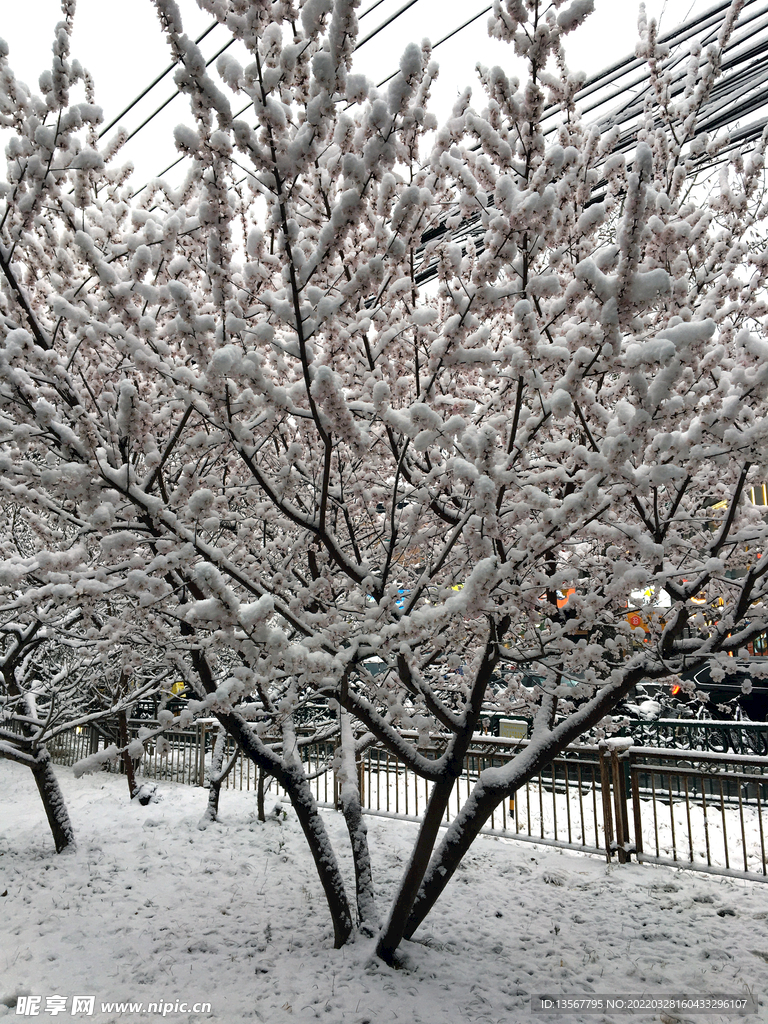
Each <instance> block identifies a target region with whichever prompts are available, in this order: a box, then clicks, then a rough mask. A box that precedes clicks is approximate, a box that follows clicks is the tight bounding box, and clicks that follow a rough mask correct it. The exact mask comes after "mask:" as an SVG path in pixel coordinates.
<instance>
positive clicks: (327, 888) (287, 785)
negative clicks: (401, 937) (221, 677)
mask: <svg viewBox="0 0 768 1024" xmlns="http://www.w3.org/2000/svg"><path fill="white" fill-rule="evenodd" d="M216 717H217V718H218V719H219V721H220V722H221V724H222V725H224V726H225V727H226V729H227V731H228V732H229V734H230V736H232V737H233V738H234V739H235V740H236V741H237V743H238V744H239V746H240V749H241V750H242V751H243V754H245V756H246V757H249V758H250V759H251V761H253V763H254V764H255V765H257V766H258V767H260V768H261V769H262V770H266V772H267V774H268V775H272V776H273V777H274V778H275V779H276V780H277V782H278V784H279V785H280V786H282V787H283V789H284V790H285V791H286V793H287V794H288V797H289V799H290V801H291V805H292V807H293V809H294V811H295V812H296V816H297V818H298V819H299V824H300V825H301V828H302V831H303V832H304V837H305V839H306V840H307V844H308V845H309V849H310V853H311V854H312V859H313V860H314V862H315V870H316V871H317V873H318V876H319V878H320V884H321V885H322V887H323V892H324V893H325V899H326V902H327V904H328V910H329V912H330V915H331V921H332V923H333V937H334V946H335V948H336V949H340V948H341V947H342V946H344V945H345V944H346V943H347V942H349V940H350V938H351V937H352V935H353V933H354V927H353V923H352V912H351V910H350V906H349V901H348V899H347V894H346V891H345V888H344V879H343V878H342V876H341V871H340V870H339V865H338V862H337V860H336V855H335V853H334V851H333V847H332V845H331V841H330V839H329V838H328V833H327V832H326V830H325V825H324V824H323V819H322V817H321V816H320V811H319V809H318V806H317V803H316V802H315V798H314V796H313V795H312V790H311V789H310V787H309V783H308V782H307V778H306V776H305V774H304V769H303V767H302V765H301V762H300V761H298V759H293V760H290V759H288V758H284V760H283V761H281V760H280V759H279V758H277V757H276V756H274V755H272V754H271V752H268V751H267V749H266V748H265V747H264V745H263V744H262V743H261V741H260V740H259V738H258V737H257V736H255V735H254V733H253V731H252V730H251V729H250V728H249V726H248V725H247V723H246V722H244V721H243V720H242V719H241V718H240V717H239V716H238V715H236V714H234V713H232V712H229V713H219V714H217V715H216ZM285 760H288V761H289V763H288V764H286V763H285Z"/></svg>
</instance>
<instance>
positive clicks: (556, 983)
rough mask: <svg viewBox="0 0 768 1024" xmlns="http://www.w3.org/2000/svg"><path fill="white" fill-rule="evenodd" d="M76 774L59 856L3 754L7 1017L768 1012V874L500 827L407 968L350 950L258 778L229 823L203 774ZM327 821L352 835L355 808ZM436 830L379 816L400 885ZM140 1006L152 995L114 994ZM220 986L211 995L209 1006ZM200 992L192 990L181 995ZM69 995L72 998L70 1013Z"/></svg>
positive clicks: (33, 797)
mask: <svg viewBox="0 0 768 1024" xmlns="http://www.w3.org/2000/svg"><path fill="white" fill-rule="evenodd" d="M58 773H59V777H60V779H61V781H62V786H63V788H64V792H65V794H66V797H67V801H68V804H69V809H70V813H71V815H72V818H73V821H74V824H75V828H76V830H77V835H78V840H79V848H78V852H77V853H76V854H75V855H73V856H59V857H57V856H56V855H55V854H54V852H53V843H52V840H51V838H50V834H49V833H48V831H47V825H46V824H45V821H44V817H43V811H42V807H41V805H40V803H39V800H38V797H37V793H36V790H35V788H34V783H33V781H32V777H31V775H30V773H29V772H28V771H27V770H26V769H24V768H22V767H20V766H18V765H14V764H10V763H8V762H5V761H0V908H1V909H0V921H2V933H3V938H2V942H1V943H0V1019H2V1018H3V1017H4V1016H5V1017H7V1018H8V1019H9V1020H10V1019H17V1020H21V1019H23V1018H24V1017H25V1016H26V1017H32V1016H37V1017H38V1019H42V1020H45V1019H58V1020H60V1021H64V1020H75V1019H80V1020H83V1021H87V1020H91V1021H94V1022H103V1024H107V1022H118V1021H119V1022H121V1024H126V1022H129V1021H134V1020H136V1021H143V1020H151V1019H153V1018H154V1019H162V1018H163V1016H165V1017H167V1019H170V1020H176V1021H185V1022H186V1021H189V1022H193V1021H221V1022H223V1024H239V1022H241V1021H248V1022H250V1021H264V1022H269V1024H284V1022H285V1024H288V1022H304V1021H307V1022H309V1021H313V1020H316V1019H320V1020H324V1021H328V1022H331V1024H337V1022H338V1024H341V1022H353V1024H364V1022H368V1024H380V1022H382V1024H383V1022H389V1021H399V1022H404V1024H459V1022H475V1021H476V1022H484V1024H501V1022H503V1024H517V1022H526V1024H536V1022H539V1024H555V1022H566V1021H567V1022H574V1021H584V1022H588V1024H604V1022H612V1021H619V1022H621V1021H624V1020H633V1021H642V1022H643V1024H645V1022H649V1021H662V1022H666V1024H669V1022H674V1021H678V1020H684V1021H687V1020H691V1021H698V1022H701V1024H706V1022H710V1021H718V1022H719V1021H734V1020H737V1019H740V1018H739V1017H737V1016H735V1015H732V1014H729V1015H725V1014H721V1013H697V1014H695V1015H694V1014H693V1013H691V1012H690V1011H679V1012H674V1013H672V1012H671V1011H668V1012H667V1014H664V1013H663V1011H662V1010H661V1009H659V1010H655V1011H654V1010H652V1011H649V1012H640V1013H638V1014H635V1015H632V1016H627V1015H619V1014H617V1013H616V1012H615V1011H614V1010H611V1011H610V1012H603V1011H601V1012H597V1013H584V1012H581V1011H576V1012H564V1013H558V1014H552V1013H545V1012H532V1010H531V996H533V995H545V994H547V995H556V996H560V997H563V996H564V997H593V996H594V997H595V998H597V997H603V998H605V997H610V998H617V997H626V996H639V995H642V996H645V997H647V998H649V999H655V1000H658V999H661V998H663V997H668V996H672V995H674V996H686V997H700V996H707V995H710V994H712V993H721V994H726V995H729V996H739V997H744V996H747V995H751V996H753V997H754V998H756V999H757V1000H758V1001H759V1011H758V1013H757V1014H756V1015H755V1014H752V1015H750V1016H749V1017H747V1018H745V1019H746V1020H751V1021H768V900H767V899H766V897H768V887H766V886H765V885H760V884H756V883H750V882H744V881H739V880H734V879H726V878H718V877H710V876H703V875H700V874H695V873H685V872H682V871H677V870H673V869H668V868H660V867H653V866H649V865H643V866H637V865H634V864H632V865H625V866H613V865H612V866H607V865H606V864H605V863H604V862H602V861H600V860H599V859H597V858H589V857H583V856H579V855H576V854H571V853H566V852H559V851H555V850H551V849H545V848H540V847H532V846H531V845H530V844H523V843H513V842H507V841H504V840H499V839H491V838H488V839H483V840H481V841H480V842H479V843H478V844H476V846H475V848H474V849H473V851H472V852H471V853H470V855H469V856H468V857H467V859H466V861H465V865H464V867H463V869H462V870H461V871H460V872H459V873H458V875H457V877H456V879H455V880H454V882H453V883H452V885H451V886H450V888H449V890H448V891H447V893H446V894H445V896H444V898H443V899H442V900H441V901H440V903H439V904H438V905H437V906H436V907H435V910H434V911H433V913H432V915H431V917H430V918H428V919H427V921H426V922H425V924H424V925H423V926H422V928H421V930H420V931H419V932H418V933H417V939H418V941H415V942H412V943H406V944H405V946H404V948H405V949H406V950H407V953H408V957H409V966H408V967H407V969H404V970H399V971H394V970H390V969H389V968H386V967H384V966H382V965H381V964H379V963H378V962H376V963H373V962H372V961H371V959H370V955H371V946H370V943H369V942H358V943H357V944H356V945H354V946H352V947H349V948H347V949H344V950H336V951H334V950H333V949H332V948H331V945H332V943H331V931H330V923H329V919H328V916H327V912H326V910H325V906H324V901H323V898H322V893H321V891H320V886H319V882H318V881H317V878H316V876H315V874H314V872H313V869H312V867H311V865H310V863H309V861H308V855H307V853H306V852H305V847H304V842H303V839H302V837H301V834H300V831H299V829H298V825H297V823H296V822H295V819H294V818H293V815H292V813H291V812H290V810H289V811H288V815H287V818H286V819H285V820H284V821H278V820H276V819H272V820H270V821H268V822H267V823H266V824H263V825H262V824H259V822H258V821H257V820H256V813H255V812H256V807H255V796H254V795H253V794H252V793H245V792H244V793H240V792H233V791H229V792H224V793H222V813H223V816H224V818H225V824H223V825H220V826H214V827H212V828H209V829H208V830H207V831H204V832H202V831H200V830H198V828H197V821H198V819H199V818H200V815H201V814H202V811H203V808H204V803H205V796H206V794H205V793H204V792H203V791H202V790H200V789H196V788H193V787H190V786H183V785H174V784H170V783H168V784H160V793H161V795H162V800H161V802H159V803H156V804H150V805H149V806H147V807H142V806H140V805H138V804H135V805H132V804H130V803H129V802H128V800H127V791H126V784H125V780H124V779H122V778H120V777H115V776H109V775H106V774H104V773H102V774H98V775H95V776H91V777H85V778H82V779H79V780H75V779H74V778H73V776H72V773H71V771H70V770H69V769H59V770H58ZM326 817H327V821H328V825H329V829H330V830H331V833H332V835H333V836H334V837H336V836H339V838H341V835H340V833H341V831H342V830H343V822H342V821H341V819H340V818H339V817H338V816H337V815H335V814H334V813H333V812H328V813H327V816H326ZM414 828H415V826H414V825H412V824H410V823H407V822H394V821H391V820H388V819H381V818H370V819H369V829H370V834H371V844H372V851H373V855H374V867H375V871H376V878H377V881H378V885H379V889H380V891H381V895H382V897H383V898H384V897H386V896H387V895H388V894H389V893H390V892H391V890H392V889H393V887H394V885H395V884H396V882H397V880H398V878H399V876H400V874H401V872H402V870H403V867H404V862H405V858H406V857H407V851H408V846H409V842H410V840H411V839H412V837H413V834H414ZM339 846H340V848H341V847H342V846H343V843H341V842H340V843H339ZM346 867H348V868H349V867H350V865H346ZM382 905H383V899H382ZM54 996H59V997H62V998H61V999H60V1000H59V1001H58V1002H56V1001H54V999H53V997H54ZM74 996H93V997H94V1006H95V1009H94V1011H93V1013H91V1014H88V1013H87V1012H82V1013H80V1014H77V1015H74V1016H73V1015H72V1012H71V1011H72V1003H73V997H74ZM18 997H22V998H21V999H19V998H18ZM30 997H40V998H39V1002H37V1003H36V1002H35V1001H34V998H32V999H30ZM122 1001H125V1002H127V1001H133V1002H135V1003H142V1004H143V1006H142V1009H141V1010H139V1009H138V1008H137V1007H134V1008H132V1009H130V1008H127V1007H125V1008H122V1009H117V1008H113V1009H112V1010H104V1011H102V1009H101V1006H102V1004H104V1003H112V1002H122ZM206 1002H207V1003H210V1004H211V1011H210V1012H207V1011H198V1012H195V1011H192V1010H190V1009H189V1006H191V1005H192V1004H194V1003H206ZM150 1003H158V1004H160V1006H161V1008H162V1006H163V1005H165V1007H166V1009H165V1014H163V1011H162V1009H160V1010H159V1011H158V1010H152V1011H149V1010H148V1007H149V1004H150ZM182 1003H187V1004H188V1007H187V1008H185V1009H184V1010H183V1011H182V1010H181V1009H179V1011H178V1012H176V1009H175V1008H176V1007H177V1006H180V1004H182ZM62 1005H63V1006H64V1007H65V1008H64V1010H63V1012H61V1013H56V1014H54V1013H53V1012H52V1011H53V1010H55V1009H56V1008H57V1006H62ZM169 1005H170V1006H171V1007H172V1008H171V1009H168V1006H169ZM86 1006H87V1004H86ZM19 1010H24V1011H25V1012H24V1013H21V1014H20V1013H19V1012H18V1011H19ZM34 1010H37V1011H38V1012H37V1013H34V1012H30V1011H34Z"/></svg>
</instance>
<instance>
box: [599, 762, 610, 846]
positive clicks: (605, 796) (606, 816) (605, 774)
mask: <svg viewBox="0 0 768 1024" xmlns="http://www.w3.org/2000/svg"><path fill="white" fill-rule="evenodd" d="M599 758H600V795H601V800H602V804H603V828H604V829H605V859H606V860H607V861H608V863H609V864H610V862H611V854H612V853H613V816H612V814H611V769H610V765H609V762H608V757H607V756H606V747H605V745H604V744H603V743H600V747H599Z"/></svg>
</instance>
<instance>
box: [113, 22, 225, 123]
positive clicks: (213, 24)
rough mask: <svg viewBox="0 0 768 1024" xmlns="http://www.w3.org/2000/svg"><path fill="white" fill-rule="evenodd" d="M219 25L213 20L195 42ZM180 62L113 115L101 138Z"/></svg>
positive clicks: (168, 68)
mask: <svg viewBox="0 0 768 1024" xmlns="http://www.w3.org/2000/svg"><path fill="white" fill-rule="evenodd" d="M217 25H218V22H217V21H214V22H212V23H211V24H210V25H209V26H208V28H207V29H206V30H205V31H204V32H202V33H201V34H200V35H199V36H198V37H197V39H196V40H195V43H201V42H202V41H203V40H204V39H205V37H206V36H207V35H208V33H209V32H212V31H213V30H214V29H215V28H216V26H217ZM178 63H179V62H178V61H177V60H175V61H173V62H172V63H171V64H169V65H168V67H167V68H166V69H165V71H161V72H160V74H159V75H158V76H157V78H155V79H153V81H151V82H150V83H149V85H148V86H147V87H146V89H144V90H143V91H142V92H140V93H139V95H138V96H137V97H136V98H135V99H134V100H131V102H130V103H129V104H128V106H127V107H126V108H125V109H124V110H121V111H120V113H119V114H118V115H117V117H113V118H112V120H111V121H110V122H109V124H107V125H105V126H104V127H103V128H102V129H101V131H100V132H99V138H102V137H103V136H104V135H106V134H107V132H108V131H109V130H110V129H111V128H114V127H115V125H116V124H117V122H118V121H119V120H120V118H121V117H125V115H126V114H128V113H129V112H130V111H131V110H133V108H134V107H135V106H136V104H137V103H139V102H140V101H141V100H143V99H144V97H145V96H146V95H147V93H148V92H150V90H152V89H154V88H155V86H156V85H159V83H160V82H162V80H163V79H164V78H165V76H166V75H168V74H170V73H171V71H173V69H174V68H175V67H176V65H177V64H178ZM137 130H138V129H137ZM134 134H135V133H134ZM129 138H130V136H129Z"/></svg>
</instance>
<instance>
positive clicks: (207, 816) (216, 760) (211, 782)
mask: <svg viewBox="0 0 768 1024" xmlns="http://www.w3.org/2000/svg"><path fill="white" fill-rule="evenodd" d="M226 748H227V730H226V729H225V728H224V726H223V725H219V731H218V733H217V734H216V742H215V743H214V745H213V753H212V755H211V768H210V771H209V773H208V806H207V807H206V809H205V813H204V814H203V816H202V818H201V819H200V821H199V822H198V823H197V827H198V828H207V826H208V825H210V824H211V822H214V821H218V820H219V796H220V795H221V784H222V782H223V781H224V779H226V777H227V775H229V773H230V772H231V771H232V768H233V767H234V764H235V761H236V760H237V755H238V754H239V752H240V751H239V749H238V747H237V746H235V750H234V753H233V754H232V757H231V758H230V759H229V763H228V764H227V766H226V768H223V769H222V765H223V764H224V753H225V751H226Z"/></svg>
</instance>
